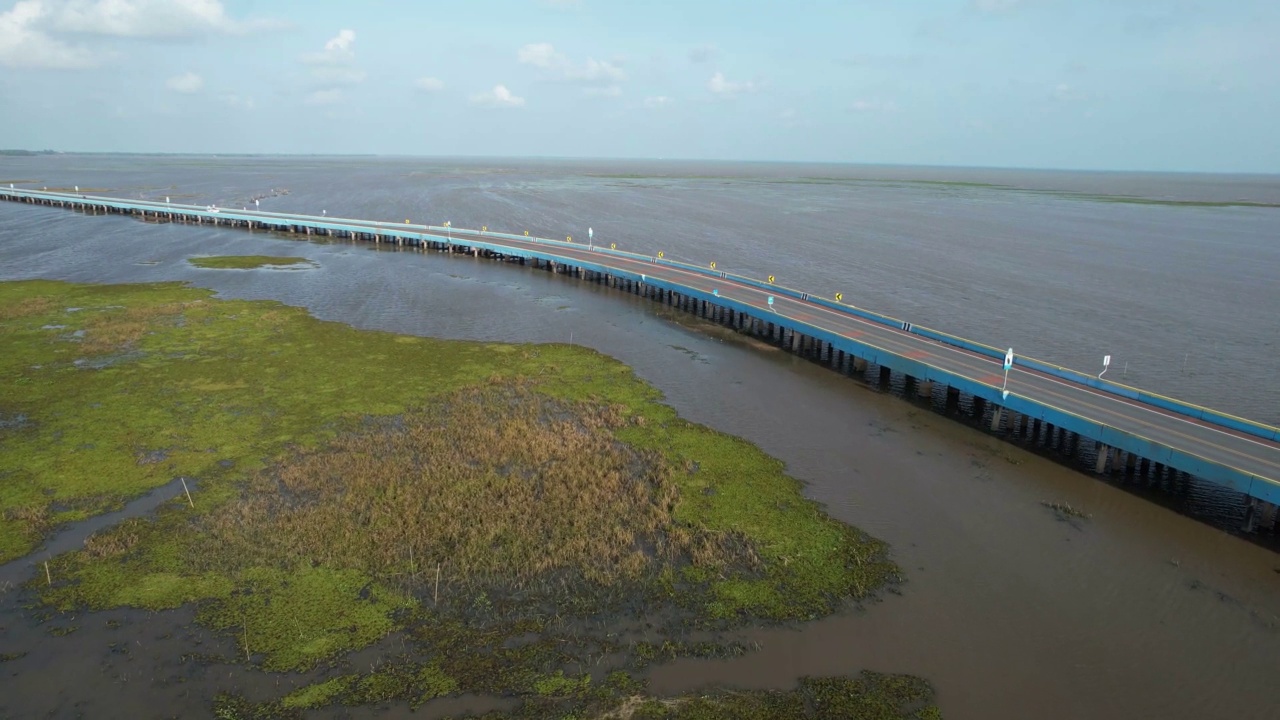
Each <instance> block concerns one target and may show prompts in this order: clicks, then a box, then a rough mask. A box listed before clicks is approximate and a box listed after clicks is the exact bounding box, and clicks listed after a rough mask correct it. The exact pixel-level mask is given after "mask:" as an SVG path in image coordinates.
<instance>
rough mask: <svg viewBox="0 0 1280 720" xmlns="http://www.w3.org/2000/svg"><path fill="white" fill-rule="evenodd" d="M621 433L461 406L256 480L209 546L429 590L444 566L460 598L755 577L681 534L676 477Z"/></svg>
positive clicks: (498, 407)
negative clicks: (678, 567)
mask: <svg viewBox="0 0 1280 720" xmlns="http://www.w3.org/2000/svg"><path fill="white" fill-rule="evenodd" d="M625 422H626V421H625V419H624V417H623V415H622V413H621V412H620V411H619V409H618V408H610V407H600V406H587V405H577V406H572V405H567V404H564V403H561V402H557V401H553V400H550V399H548V398H546V397H544V396H541V395H538V394H536V393H534V392H532V391H530V390H528V389H524V388H520V387H517V386H512V385H490V386H488V387H486V388H483V389H472V390H466V391H462V392H459V393H456V394H454V395H452V396H450V397H448V398H446V399H445V400H443V401H442V402H440V403H437V404H434V405H432V406H430V407H426V408H423V409H420V410H417V411H414V412H411V413H408V414H406V415H404V416H401V417H398V418H396V419H395V420H394V421H378V422H376V423H370V424H369V425H368V426H367V427H366V428H364V429H362V430H361V431H359V432H355V433H351V434H348V435H345V436H343V437H340V438H339V439H337V440H336V441H334V442H333V443H332V444H331V445H330V446H329V447H327V448H324V449H322V450H319V451H316V452H309V453H303V454H299V455H297V456H296V457H294V458H293V459H292V460H291V461H290V462H288V463H287V464H285V465H283V466H279V467H275V468H271V469H269V470H267V471H264V472H262V473H260V474H259V475H258V476H257V477H256V478H255V479H254V480H253V481H252V482H251V484H250V486H249V487H248V488H247V489H246V492H245V493H244V495H243V496H242V498H240V499H239V500H238V501H236V502H232V503H230V504H229V505H228V506H226V508H225V509H224V510H223V511H221V512H219V513H216V514H214V515H213V516H212V517H211V518H210V519H209V520H208V521H207V527H206V530H207V532H208V533H209V534H210V535H211V537H210V538H209V542H210V543H211V544H212V546H213V547H217V548H218V549H219V550H218V556H221V557H228V558H235V561H236V562H237V564H239V563H248V564H256V563H264V564H273V565H274V564H279V563H281V562H285V563H294V562H299V561H309V562H313V563H323V564H326V565H330V566H337V567H352V568H359V569H362V570H366V571H368V572H371V573H372V574H373V575H374V576H375V577H380V578H384V579H386V578H402V579H408V578H413V577H416V578H417V580H418V582H419V583H423V584H430V583H431V582H432V581H433V580H434V575H435V571H436V566H437V563H439V564H440V565H441V566H442V568H443V573H444V574H445V582H447V583H449V584H451V585H455V586H457V585H462V586H475V585H495V586H501V587H507V588H520V587H524V586H525V585H526V583H529V582H531V581H537V580H539V579H542V578H547V577H556V578H560V579H561V580H565V579H566V578H573V577H578V578H581V579H583V580H586V581H589V582H592V583H597V584H599V585H603V586H612V585H615V584H617V583H623V582H627V581H630V580H635V579H638V578H639V577H640V576H642V575H643V574H644V573H646V572H647V571H652V570H655V569H657V568H658V567H660V566H661V565H663V564H666V563H679V564H683V563H686V562H690V563H693V564H696V565H699V566H702V567H706V568H708V569H712V570H714V569H718V568H724V567H727V566H729V565H731V564H734V565H741V564H742V563H743V562H749V557H750V556H749V552H748V551H746V550H744V549H743V546H742V543H740V542H735V541H734V539H733V538H730V537H726V536H724V535H721V534H713V533H710V532H707V531H705V530H700V529H695V528H691V527H688V526H683V525H679V524H677V523H675V521H674V520H673V519H672V510H673V509H674V508H675V505H676V502H677V501H678V490H677V487H676V485H675V484H674V482H673V481H672V469H671V468H670V467H668V466H667V464H666V462H665V460H664V459H663V458H662V457H661V456H660V455H658V454H657V453H652V452H639V451H637V450H635V449H633V448H631V447H629V446H627V445H625V444H623V443H621V442H619V441H618V440H617V439H616V438H615V437H614V434H613V431H614V430H615V429H617V428H618V427H620V426H622V425H623V424H624V423H625Z"/></svg>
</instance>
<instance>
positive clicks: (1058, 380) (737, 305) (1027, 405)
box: [0, 188, 1280, 529]
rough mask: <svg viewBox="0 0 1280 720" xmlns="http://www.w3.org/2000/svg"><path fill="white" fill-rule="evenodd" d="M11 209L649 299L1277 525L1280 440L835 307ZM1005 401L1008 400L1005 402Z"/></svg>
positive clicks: (669, 267)
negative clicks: (1174, 479) (1228, 497)
mask: <svg viewBox="0 0 1280 720" xmlns="http://www.w3.org/2000/svg"><path fill="white" fill-rule="evenodd" d="M0 198H2V199H7V200H12V201H17V202H23V203H32V204H41V205H50V206H58V207H66V208H70V209H76V210H81V211H85V212H90V213H101V214H123V215H128V216H133V217H137V218H139V219H144V220H155V221H164V222H190V223H199V224H213V225H221V226H229V227H240V228H249V229H262V230H273V231H281V232H287V233H297V234H304V235H325V236H335V237H346V238H353V239H358V240H367V241H370V242H375V243H391V244H395V245H399V246H406V247H413V248H418V249H422V250H436V251H446V252H466V253H471V254H473V255H476V256H481V255H483V256H485V257H491V258H495V259H501V260H506V261H511V262H518V263H520V264H526V265H529V264H531V265H533V266H535V267H539V268H546V269H549V270H552V271H555V272H563V273H569V274H573V275H575V276H578V277H582V278H584V279H588V280H593V281H596V282H604V283H608V284H610V285H612V286H615V287H619V288H621V289H624V290H627V291H630V292H634V293H637V294H640V295H643V296H646V297H649V298H651V299H653V300H655V301H657V302H662V303H665V304H669V305H672V306H675V307H677V308H679V309H683V310H687V311H689V312H693V313H695V314H697V315H699V316H702V317H707V318H710V319H713V320H716V321H718V322H722V323H724V324H727V325H729V326H731V327H733V328H736V329H738V330H739V331H742V332H745V333H748V334H751V335H755V336H758V337H761V338H765V339H769V340H771V341H773V342H775V343H778V344H781V345H782V346H783V347H784V348H786V349H788V350H791V351H794V352H797V353H799V354H802V355H805V356H808V357H811V358H813V359H815V360H817V361H819V362H821V363H823V364H827V365H830V366H832V367H834V368H836V369H838V370H840V371H842V372H845V373H848V374H856V373H866V372H868V370H869V368H871V367H872V366H876V367H878V368H879V373H880V379H881V381H882V382H884V383H887V382H888V381H889V379H890V377H891V376H892V374H893V373H899V374H901V375H903V376H905V377H906V379H907V382H908V385H910V386H912V387H914V388H915V389H916V392H918V393H919V394H920V395H922V396H930V395H933V394H935V393H937V394H941V395H945V398H946V400H945V401H946V403H947V405H948V407H955V406H958V405H959V402H960V399H961V396H962V395H963V396H968V399H969V401H970V404H971V407H972V408H973V410H974V412H975V414H978V415H980V416H981V417H982V418H983V422H986V419H987V418H988V417H989V418H990V427H991V429H992V430H993V431H997V432H1004V433H1006V434H1008V435H1011V436H1015V437H1023V438H1029V439H1031V440H1034V441H1036V442H1037V443H1038V444H1039V443H1044V444H1046V445H1047V446H1049V447H1055V448H1059V449H1062V450H1065V451H1066V452H1070V453H1072V454H1079V455H1084V456H1086V457H1089V458H1091V459H1093V463H1094V464H1093V467H1094V470H1096V472H1099V473H1104V472H1112V473H1126V474H1142V475H1149V474H1151V473H1156V474H1157V476H1158V475H1159V474H1160V473H1164V472H1167V471H1180V472H1185V473H1188V474H1190V475H1194V476H1196V477H1199V478H1203V479H1205V480H1208V481H1210V482H1213V483H1216V484H1218V485H1221V486H1224V487H1226V488H1230V489H1232V490H1234V491H1237V492H1239V493H1242V494H1243V495H1244V496H1246V497H1247V498H1248V503H1247V508H1248V509H1247V511H1246V514H1245V518H1244V523H1245V527H1246V529H1252V528H1253V527H1254V526H1255V525H1257V524H1258V523H1260V522H1261V523H1264V524H1274V523H1276V522H1277V520H1278V519H1280V518H1277V515H1278V513H1277V508H1276V506H1277V504H1280V429H1278V428H1275V427H1272V426H1268V425H1263V424H1260V423H1256V422H1253V421H1250V420H1246V419H1243V418H1238V417H1234V416H1231V415H1228V414H1225V413H1221V412H1217V411H1214V410H1211V409H1208V408H1204V407H1200V406H1196V405H1191V404H1189V403H1184V402H1181V401H1178V400H1175V399H1172V398H1168V397H1164V396H1161V395H1156V394H1153V393H1148V392H1146V391H1142V390H1139V389H1136V388H1132V387H1128V386H1125V385H1120V384H1117V383H1112V382H1109V381H1105V380H1100V379H1098V378H1095V377H1093V376H1090V375H1086V374H1084V373H1080V372H1076V371H1073V370H1069V369H1067V368H1062V367H1058V366H1055V365H1051V364H1049V363H1045V362H1041V361H1038V360H1034V359H1030V358H1022V357H1017V358H1015V359H1014V361H1013V364H1012V366H1011V367H1010V368H1009V370H1008V374H1007V378H1008V379H1007V385H1006V384H1005V376H1006V375H1005V368H1004V363H1005V352H1004V351H1003V350H1000V349H997V348H993V347H990V346H987V345H983V344H980V343H975V342H972V341H969V340H965V339H963V338H959V337H955V336H952V335H948V334H946V333H942V332H939V331H936V330H931V329H929V328H922V327H918V326H913V325H912V324H910V323H906V322H902V321H900V320H897V319H894V318H891V317H887V316H883V315H879V314H877V313H872V312H868V311H866V310H862V309H860V308H857V307H854V306H852V305H846V304H843V303H841V302H838V301H836V300H832V299H827V298H821V297H818V296H816V295H810V294H809V293H805V292H801V291H798V290H793V289H790V288H785V287H781V286H778V285H775V284H773V283H772V282H771V280H772V278H770V279H769V280H763V281H762V280H757V279H752V278H747V277H742V276H737V275H733V274H729V273H724V272H719V271H716V270H715V269H714V268H713V267H698V266H694V265H689V264H686V263H681V262H675V261H672V260H669V259H666V258H663V257H661V253H659V254H658V256H646V255H637V254H633V253H628V252H623V251H619V250H616V249H612V248H603V247H594V246H589V245H586V244H582V243H575V242H570V241H568V239H567V238H566V240H564V241H561V240H552V239H547V238H539V237H531V236H528V235H512V234H506V233H497V232H490V231H488V230H487V228H486V229H483V230H465V229H458V228H451V227H441V226H431V225H415V224H412V223H392V222H380V221H371V220H358V219H348V218H335V217H319V216H313V215H298V214H289V213H272V212H261V211H256V210H230V209H215V208H210V207H200V206H193V205H182V204H176V203H172V204H171V203H162V202H152V201H145V200H125V199H118V198H109V197H97V196H86V195H80V194H71V193H59V192H44V191H35V190H21V189H12V188H9V189H0ZM1004 390H1007V391H1008V392H1007V393H1005V392H1004Z"/></svg>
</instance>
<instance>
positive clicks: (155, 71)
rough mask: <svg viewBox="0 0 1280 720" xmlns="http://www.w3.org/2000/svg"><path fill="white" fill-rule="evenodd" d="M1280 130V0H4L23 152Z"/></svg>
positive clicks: (490, 147) (1141, 147) (862, 158)
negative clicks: (26, 150)
mask: <svg viewBox="0 0 1280 720" xmlns="http://www.w3.org/2000/svg"><path fill="white" fill-rule="evenodd" d="M1278 129H1280V2H1277V1H1276V0H1238V1H1233V0H1204V1H1201V2H1192V1H1189V0H1106V1H1101V0H1096V1H1095V0H915V1H912V2H905V1H901V0H899V1H894V2H888V1H885V0H876V1H870V0H868V1H862V0H840V1H834V0H833V1H830V2H825V1H822V2H820V1H810V0H787V1H779V2H753V1H751V0H732V1H730V0H648V1H647V2H635V1H623V0H615V1H606V0H505V1H499V0H492V1H490V0H456V1H454V2H430V3H425V2H414V3H409V2H391V1H390V0H364V1H363V2H358V3H357V2H324V1H323V0H309V1H307V2H293V1H290V0H271V1H270V2H268V1H266V0H223V1H222V2H219V0H21V1H19V2H12V1H10V0H0V148H23V149H42V148H50V149H55V150H62V151H95V152H173V153H186V152H190V153H319V154H348V153H359V154H367V153H373V154H383V155H428V156H499V157H525V156H532V157H604V158H663V159H677V158H697V159H722V160H762V161H805V162H810V161H816V162H851V163H888V164H912V165H961V166H987V167H1035V168H1064V169H1102V170H1152V171H1202V172H1261V173H1277V172H1280V132H1278ZM0 162H2V160H0Z"/></svg>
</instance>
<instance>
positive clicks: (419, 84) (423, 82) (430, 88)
mask: <svg viewBox="0 0 1280 720" xmlns="http://www.w3.org/2000/svg"><path fill="white" fill-rule="evenodd" d="M413 86H414V87H416V88H418V89H419V90H422V91H423V92H438V91H440V90H443V89H444V81H443V80H441V79H439V78H433V77H420V78H418V79H417V80H414V81H413Z"/></svg>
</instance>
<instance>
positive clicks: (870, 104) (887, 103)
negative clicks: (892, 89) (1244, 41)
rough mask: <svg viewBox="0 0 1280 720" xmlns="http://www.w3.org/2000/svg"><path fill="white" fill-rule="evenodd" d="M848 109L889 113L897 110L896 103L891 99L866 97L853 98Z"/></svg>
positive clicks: (861, 111)
mask: <svg viewBox="0 0 1280 720" xmlns="http://www.w3.org/2000/svg"><path fill="white" fill-rule="evenodd" d="M849 109H850V110H852V111H854V112H860V113H891V112H897V111H898V104H897V103H895V102H894V101H892V100H880V99H879V98H866V99H860V100H854V101H853V103H852V104H850V105H849Z"/></svg>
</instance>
